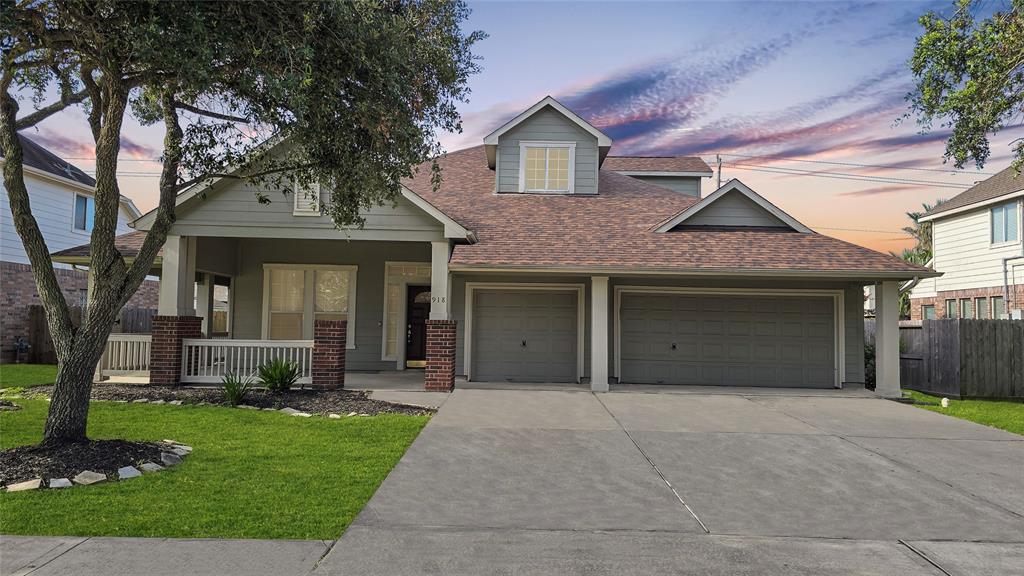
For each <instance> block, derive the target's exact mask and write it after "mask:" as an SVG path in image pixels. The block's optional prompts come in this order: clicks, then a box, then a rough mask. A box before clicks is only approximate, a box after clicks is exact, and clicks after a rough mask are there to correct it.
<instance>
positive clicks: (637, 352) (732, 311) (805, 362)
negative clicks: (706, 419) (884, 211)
mask: <svg viewBox="0 0 1024 576" xmlns="http://www.w3.org/2000/svg"><path fill="white" fill-rule="evenodd" d="M833 308H834V304H833V299H832V298H830V297H804V296H800V297H792V296H784V297H783V296H779V297H765V296H750V297H747V296H723V295H699V294H666V293H658V294H655V293H637V292H633V293H631V292H624V293H623V294H622V300H621V306H620V319H621V330H622V331H621V334H620V343H621V346H622V352H621V360H622V370H621V381H622V382H623V383H637V384H695V385H702V384H706V385H720V386H778V387H803V388H832V387H833V386H835V316H834V309H833Z"/></svg>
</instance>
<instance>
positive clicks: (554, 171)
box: [519, 141, 576, 194]
mask: <svg viewBox="0 0 1024 576" xmlns="http://www.w3.org/2000/svg"><path fill="white" fill-rule="evenodd" d="M575 157H576V143H575V142H524V141H520V142H519V191H520V192H533V193H540V194H571V193H572V192H573V190H574V188H575V186H574V176H575V166H574V164H575Z"/></svg>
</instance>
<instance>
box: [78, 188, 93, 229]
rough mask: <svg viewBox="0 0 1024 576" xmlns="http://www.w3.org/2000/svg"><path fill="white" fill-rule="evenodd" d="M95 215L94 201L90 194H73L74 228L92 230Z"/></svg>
mask: <svg viewBox="0 0 1024 576" xmlns="http://www.w3.org/2000/svg"><path fill="white" fill-rule="evenodd" d="M95 215H96V203H95V201H94V200H93V197H92V196H83V195H81V194H75V215H74V222H73V224H74V227H75V230H79V231H82V232H92V223H93V218H94V217H95Z"/></svg>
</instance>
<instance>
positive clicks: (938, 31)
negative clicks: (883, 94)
mask: <svg viewBox="0 0 1024 576" xmlns="http://www.w3.org/2000/svg"><path fill="white" fill-rule="evenodd" d="M988 6H991V4H990V3H988V2H984V3H981V2H979V1H978V0H956V3H955V9H956V11H955V13H954V14H953V16H952V17H945V16H943V15H941V14H938V13H936V12H928V13H927V14H925V15H924V16H922V17H921V18H920V20H919V22H920V24H921V26H922V27H923V28H924V33H923V34H922V35H921V36H920V37H919V38H918V39H917V45H916V47H915V48H914V55H913V57H912V58H911V60H910V68H911V70H912V71H913V73H914V76H915V86H914V90H913V91H912V92H911V93H910V94H908V96H907V98H908V100H909V102H910V106H911V111H912V113H914V114H916V116H917V120H918V123H919V124H920V125H922V126H923V128H924V129H925V130H928V129H931V128H932V127H933V124H934V123H935V122H940V123H941V124H942V126H943V127H946V128H949V129H950V136H949V138H948V140H947V141H946V151H945V157H946V159H952V160H953V163H954V164H955V165H956V167H957V168H962V167H963V166H964V165H965V164H967V162H968V161H973V162H974V163H975V165H976V166H977V167H979V168H981V167H982V166H984V164H985V162H986V160H988V157H989V155H990V153H991V150H990V149H989V136H990V135H992V134H995V133H996V132H999V131H1000V130H1002V129H1004V128H1007V127H1013V126H1020V125H1021V124H1022V123H1024V0H1009V1H1008V3H1006V2H1004V3H1003V4H1002V5H1001V6H999V8H998V10H997V11H996V12H994V13H993V14H992V15H991V16H990V17H988V18H981V17H979V15H978V11H980V10H981V9H983V8H986V7H988ZM1013 153H1014V156H1015V160H1014V165H1015V166H1017V167H1018V169H1020V168H1021V167H1022V166H1024V140H1022V139H1017V140H1015V141H1014V145H1013Z"/></svg>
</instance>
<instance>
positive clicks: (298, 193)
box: [292, 179, 320, 216]
mask: <svg viewBox="0 0 1024 576" xmlns="http://www.w3.org/2000/svg"><path fill="white" fill-rule="evenodd" d="M294 186H295V194H294V196H295V206H294V208H293V209H292V215H293V216H319V215H320V183H319V182H318V183H316V184H313V185H312V186H302V185H301V184H299V181H298V179H296V180H295V183H294Z"/></svg>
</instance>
